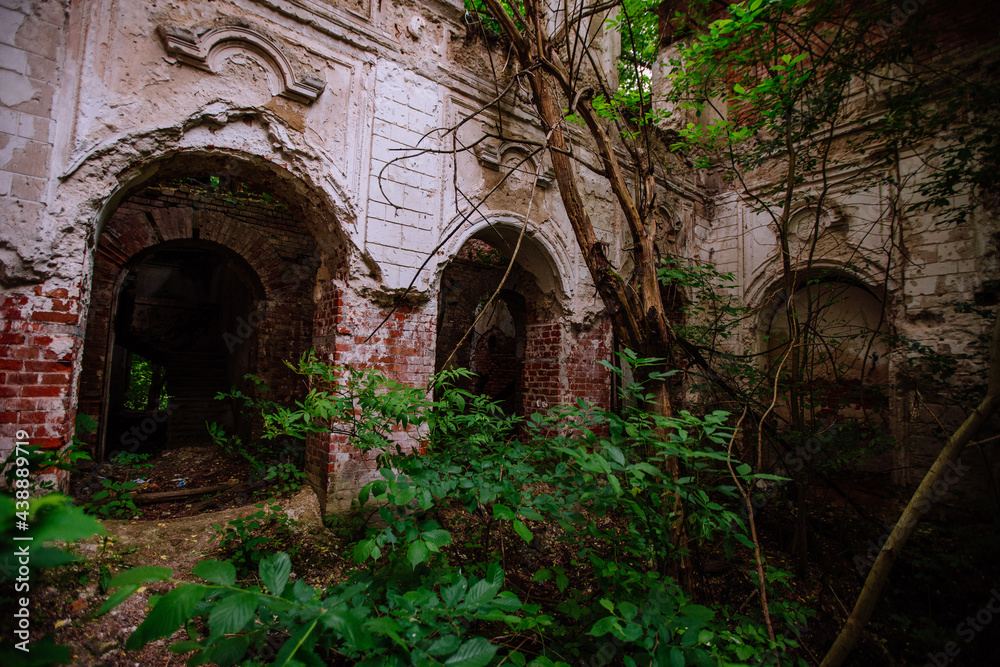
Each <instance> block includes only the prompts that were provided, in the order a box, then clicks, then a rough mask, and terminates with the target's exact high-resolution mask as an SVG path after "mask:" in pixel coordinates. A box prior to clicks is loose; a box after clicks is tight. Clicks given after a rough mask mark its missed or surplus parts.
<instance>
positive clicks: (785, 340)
mask: <svg viewBox="0 0 1000 667" xmlns="http://www.w3.org/2000/svg"><path fill="white" fill-rule="evenodd" d="M763 316H764V318H765V321H764V322H763V324H764V326H763V327H762V329H761V333H762V338H761V346H762V348H763V350H762V351H763V352H764V353H765V354H764V357H765V359H766V362H767V372H766V373H765V376H764V380H765V382H766V384H765V386H767V387H769V388H768V389H767V391H768V392H769V393H770V392H772V391H774V389H773V388H776V395H777V397H778V398H777V404H776V407H775V413H776V415H777V416H778V417H779V418H780V419H782V420H783V421H784V426H783V427H782V430H784V431H786V432H787V433H789V435H790V436H791V440H792V442H793V444H795V445H796V446H798V445H801V444H802V443H807V444H808V446H809V447H810V448H811V449H810V451H809V455H810V459H812V458H813V457H815V460H812V461H811V465H812V466H813V467H815V468H817V469H820V470H823V471H825V472H826V473H828V474H830V475H833V476H838V477H849V476H851V475H852V474H853V473H855V472H864V471H866V470H877V469H879V468H881V467H882V463H883V461H882V459H883V458H885V457H886V456H888V455H889V453H890V450H891V446H892V440H891V437H890V432H891V429H890V424H889V423H888V421H887V415H888V414H889V412H888V408H889V399H890V396H891V395H892V389H891V387H890V385H889V380H890V377H889V353H890V347H891V344H890V340H889V322H888V317H887V314H886V310H885V307H884V304H883V301H882V299H880V298H879V297H878V296H877V295H876V294H874V293H873V292H872V291H871V290H869V289H868V288H867V287H865V286H864V285H863V284H862V283H860V282H858V281H856V280H853V279H851V278H850V277H848V276H845V275H842V274H840V273H836V272H831V271H827V272H823V273H817V274H814V275H813V276H811V277H805V278H803V280H802V281H801V282H800V285H799V287H798V288H797V289H796V290H795V292H794V293H793V294H791V295H790V296H789V295H788V293H787V292H785V291H781V292H779V293H778V294H776V295H775V296H774V297H773V298H772V299H771V301H770V308H767V309H765V311H764V313H763ZM816 443H821V444H816ZM820 449H821V450H822V453H820ZM813 450H815V451H813Z"/></svg>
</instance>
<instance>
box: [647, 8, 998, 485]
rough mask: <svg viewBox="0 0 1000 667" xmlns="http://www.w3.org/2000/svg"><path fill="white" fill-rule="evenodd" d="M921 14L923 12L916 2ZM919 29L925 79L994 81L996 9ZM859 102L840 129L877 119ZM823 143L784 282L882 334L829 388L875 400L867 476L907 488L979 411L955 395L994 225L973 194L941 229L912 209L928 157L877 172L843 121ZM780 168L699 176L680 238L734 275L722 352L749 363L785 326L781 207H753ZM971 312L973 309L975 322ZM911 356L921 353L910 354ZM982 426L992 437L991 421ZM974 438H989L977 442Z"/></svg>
mask: <svg viewBox="0 0 1000 667" xmlns="http://www.w3.org/2000/svg"><path fill="white" fill-rule="evenodd" d="M914 11H917V10H916V9H914ZM921 11H923V9H921ZM927 11H936V10H935V9H934V8H933V7H931V6H930V5H928V7H927ZM904 18H906V17H905V16H904ZM929 20H930V23H931V25H932V26H933V27H934V30H935V31H936V34H937V37H938V40H939V41H938V42H937V43H935V44H928V45H927V50H926V52H925V53H922V54H921V57H922V58H926V59H927V62H926V63H925V64H927V65H929V66H930V67H929V69H930V70H932V71H937V72H939V73H940V72H948V73H949V74H948V75H946V78H947V76H963V77H973V78H975V77H981V81H982V83H983V85H992V84H993V82H992V80H991V79H990V78H988V75H987V74H985V73H986V72H989V71H991V70H990V68H991V67H992V68H993V71H995V66H996V61H995V58H993V59H992V60H991V59H990V58H988V57H987V58H980V56H981V55H982V54H988V53H989V48H991V46H992V45H995V43H996V32H995V27H996V24H997V21H996V12H995V8H993V7H991V6H989V3H963V4H962V6H961V7H959V8H956V11H955V12H950V11H938V12H936V14H935V15H933V16H931V17H930V19H929ZM984 26H991V27H990V28H989V29H987V28H985V27H984ZM991 31H992V32H991ZM673 51H674V49H672V48H666V49H664V50H663V51H662V52H661V61H664V62H665V61H667V60H668V58H669V57H670V56H671V55H673ZM977 58H978V60H977ZM970 62H971V63H972V65H971V66H970V65H969V63H970ZM664 73H665V72H661V73H660V74H661V76H660V77H659V78H658V79H657V80H656V81H655V82H654V97H656V98H657V99H658V100H659V101H658V103H659V104H661V105H662V108H664V109H669V108H670V106H669V103H668V102H666V101H665V100H666V99H667V97H666V96H667V93H668V92H669V91H668V86H669V81H668V80H667V79H666V78H665V76H662V75H663V74H664ZM943 85H946V84H943ZM860 97H861V99H859V100H855V99H852V100H851V101H850V103H849V105H848V107H847V113H848V115H849V116H851V120H853V121H857V120H861V119H863V118H864V119H868V120H871V119H874V118H875V115H866V114H875V111H873V109H876V111H877V108H876V107H875V106H870V105H869V106H866V105H865V102H866V100H865V99H864V96H863V95H861V96H860ZM717 102H718V104H717V107H718V108H720V109H726V101H725V100H718V101H717ZM867 102H869V103H870V102H871V101H870V100H867ZM876 106H877V105H876ZM730 111H731V112H732V110H730ZM688 120H697V122H705V121H706V119H705V118H701V119H694V118H693V117H690V118H689V117H687V116H685V115H684V113H683V112H680V111H679V112H678V113H677V115H675V116H674V117H673V118H672V119H671V120H670V121H668V124H672V125H671V126H673V127H676V124H677V123H683V122H686V121H688ZM707 120H708V121H710V120H711V118H709V119H707ZM836 136H837V140H836V141H835V142H834V143H833V150H832V151H831V153H830V155H829V160H830V162H829V163H830V164H835V165H836V167H831V168H830V169H828V170H827V171H826V173H821V172H814V173H804V174H803V173H799V174H797V176H799V177H800V179H801V182H799V183H798V184H797V185H796V187H795V189H794V193H793V203H792V210H791V215H790V218H789V223H788V241H789V254H790V257H789V263H790V267H791V271H792V273H793V276H794V277H793V282H794V283H795V284H796V290H805V289H809V288H808V287H807V282H809V281H814V282H820V281H823V282H826V283H829V284H837V285H840V286H842V287H843V293H844V294H847V295H850V296H848V297H847V298H846V301H845V303H844V304H843V311H844V312H845V313H846V315H845V317H853V316H857V317H863V318H865V320H866V322H867V326H869V327H870V330H874V331H879V330H881V331H882V332H883V335H882V336H881V337H875V338H873V339H872V340H873V341H875V342H873V343H872V345H871V346H870V347H869V348H868V349H867V350H866V354H867V355H868V358H867V360H866V362H865V367H864V373H865V376H866V377H865V378H860V377H847V376H845V377H844V378H839V379H838V381H839V380H843V381H844V383H850V382H857V383H858V384H859V385H863V384H865V383H868V384H871V385H874V386H876V387H879V388H880V389H879V391H883V390H884V391H887V392H888V393H887V395H885V396H881V397H879V398H878V401H877V403H875V404H876V405H877V406H878V407H879V408H883V407H884V408H887V411H886V412H884V413H880V414H879V415H877V416H876V417H875V418H874V419H875V421H879V420H884V422H883V424H884V427H885V428H886V429H887V431H888V432H889V434H890V435H891V436H892V438H893V440H894V442H895V447H894V450H893V451H892V453H891V454H890V455H888V456H883V457H881V458H877V459H875V460H874V461H873V463H872V465H871V466H870V467H869V470H870V471H876V470H879V471H891V479H892V481H893V482H895V483H898V484H903V485H915V484H916V483H918V482H919V481H920V479H921V478H922V476H923V474H924V472H925V471H926V469H927V467H928V466H929V465H930V463H931V462H932V461H933V460H934V458H935V457H936V456H937V454H938V452H940V450H941V447H942V445H943V443H944V442H945V440H946V438H947V436H948V435H949V434H950V432H951V431H952V430H953V429H954V428H955V427H956V426H957V425H958V424H960V423H961V422H962V421H963V420H964V418H965V416H966V415H967V414H968V412H969V411H970V410H971V409H972V408H973V405H974V401H977V400H979V399H978V398H977V397H976V394H975V392H974V391H973V392H969V391H968V390H969V389H970V388H971V387H973V386H975V385H977V384H978V385H982V386H984V385H985V374H984V364H985V362H986V358H985V346H984V345H983V340H982V339H983V337H984V336H985V335H986V334H988V330H989V326H990V325H991V323H992V319H991V318H992V317H994V316H995V315H994V309H993V308H992V307H993V306H995V305H996V303H997V300H998V296H997V289H996V284H997V283H996V280H997V279H998V278H1000V224H998V220H997V217H996V210H995V205H993V204H991V198H992V197H995V195H992V194H988V193H977V196H978V197H980V199H979V201H980V202H981V204H980V205H979V206H977V207H974V209H973V213H972V215H971V216H970V217H969V218H968V219H966V220H965V221H963V222H961V223H960V224H955V223H951V222H946V221H945V217H946V212H944V211H941V210H934V209H933V208H931V210H926V209H922V208H919V207H911V204H913V203H915V202H920V201H921V200H922V199H923V196H922V195H921V194H920V193H919V192H918V189H917V188H918V186H919V185H920V183H921V182H923V181H925V180H926V176H927V174H926V169H927V159H928V157H927V156H928V155H929V154H930V153H931V151H932V149H933V147H932V146H918V147H916V148H914V149H909V150H907V151H906V152H902V153H901V154H899V155H898V156H897V157H898V162H897V164H896V165H895V167H894V168H895V169H896V170H897V171H895V172H893V173H889V172H887V171H884V170H885V167H884V166H883V165H878V164H873V163H871V162H868V161H867V159H868V158H866V157H865V155H863V154H861V153H858V152H854V151H852V150H851V149H850V148H849V147H848V146H849V145H848V144H847V143H846V142H847V141H849V140H850V139H852V138H853V139H857V138H858V137H859V136H860V135H858V134H857V133H856V130H852V128H851V127H848V124H847V123H845V124H844V126H843V127H839V128H838V129H837V135H836ZM944 140H945V139H944V138H941V139H939V141H944ZM868 148H869V149H871V146H868ZM786 164H787V163H786V156H785V155H783V154H780V155H777V156H775V157H774V159H772V160H769V161H766V162H764V163H763V164H762V166H760V167H759V168H758V169H756V170H754V171H744V172H742V173H741V180H740V181H729V182H728V183H724V182H722V181H721V180H714V179H717V178H718V175H717V174H716V173H712V172H710V173H707V174H705V175H703V176H702V179H703V181H702V182H703V184H704V186H705V189H704V190H703V192H704V193H705V194H706V204H707V208H708V210H709V211H710V213H709V214H707V215H700V216H695V218H694V221H693V224H692V225H689V226H688V227H686V228H685V229H684V230H683V234H684V237H685V238H684V242H685V243H686V244H687V248H688V250H689V253H690V255H691V256H692V257H693V258H695V259H697V260H699V261H700V262H703V263H707V264H712V265H714V266H715V267H716V268H718V269H719V270H720V271H722V272H732V273H733V274H734V276H735V278H736V280H735V282H736V294H735V296H736V297H738V299H739V301H740V302H741V303H742V304H745V305H746V306H748V307H749V308H751V309H752V310H753V313H754V316H753V317H751V318H748V319H747V320H746V321H744V322H743V323H742V325H741V328H740V337H739V339H738V341H737V342H735V343H734V344H735V345H737V346H741V349H744V350H748V351H749V352H751V353H758V354H761V355H762V358H761V362H760V363H761V364H762V365H763V364H764V363H766V361H767V357H766V354H765V353H766V352H767V350H768V347H769V345H773V344H774V343H773V342H771V343H769V342H768V337H769V336H771V335H773V334H774V333H775V332H776V330H778V329H779V328H780V327H781V326H784V323H783V322H781V321H779V320H783V319H784V311H783V310H781V303H782V302H783V301H786V300H788V297H789V295H788V294H787V293H786V292H785V291H783V290H784V289H785V283H784V269H783V266H782V256H781V247H780V242H779V235H778V216H779V215H780V213H781V208H782V206H781V201H780V200H779V201H778V202H777V203H776V204H773V205H772V206H770V211H765V210H762V206H761V200H759V199H756V197H763V199H764V200H767V197H769V196H772V195H771V194H764V193H772V194H773V189H774V188H775V187H776V185H778V184H780V183H781V182H782V179H783V177H784V174H785V172H784V170H785V167H786ZM744 183H745V184H746V187H745V188H744V186H743V184H744ZM898 184H902V187H897V185H898ZM984 194H985V196H983V195H984ZM968 196H969V195H968V194H967V193H966V194H963V193H956V199H955V200H954V202H953V203H954V204H955V205H956V206H958V205H964V204H966V203H967V202H968ZM855 289H857V290H860V291H852V290H855ZM860 295H864V298H860ZM977 308H979V309H980V312H975V310H976V309H977ZM779 313H780V317H778V315H779ZM876 339H878V340H876ZM879 341H882V342H879ZM889 341H891V343H890V342H889ZM917 348H921V349H922V352H921V353H920V354H919V355H918V354H916V352H915V351H916V349H917ZM890 350H891V351H890ZM919 356H923V358H924V360H923V361H920V360H919V359H918V357H919ZM934 356H937V361H944V362H945V363H951V362H954V363H955V366H954V371H953V373H951V374H944V375H942V374H940V373H936V372H935V369H934V363H935V360H934V359H933V358H932V357H934ZM826 380H827V381H832V378H826ZM832 388H833V389H836V387H832ZM833 393H835V392H831V394H833ZM819 407H820V409H821V411H824V410H825V411H826V413H827V414H830V415H836V414H838V410H839V411H840V412H839V414H840V415H841V416H842V417H850V416H852V413H851V411H850V410H849V409H847V410H845V409H843V408H838V407H837V406H819ZM854 416H859V415H854ZM993 428H994V429H995V428H997V422H996V420H994V423H993ZM988 430H989V429H987V431H988ZM983 435H984V436H985V437H989V436H990V435H992V433H988V432H986V431H984V432H983ZM985 451H987V452H989V451H992V452H994V453H993V454H989V455H986V458H985V460H984V458H983V456H984V455H983V454H982V452H981V451H979V450H975V449H974V448H970V449H969V450H968V451H967V452H966V454H965V456H966V457H967V459H968V460H974V461H975V462H976V463H975V469H976V471H977V474H976V475H974V476H975V478H976V479H974V480H972V479H971V478H970V479H969V480H966V481H964V482H963V484H968V486H967V488H970V489H975V491H974V493H981V494H983V495H984V496H990V497H992V494H993V491H991V490H989V484H990V482H989V478H990V475H992V476H993V478H996V476H997V475H998V474H1000V458H998V457H997V456H996V454H995V452H996V450H995V449H994V450H985ZM987 471H990V473H989V474H987ZM889 476H890V475H888V474H887V475H886V477H887V478H888V477H889Z"/></svg>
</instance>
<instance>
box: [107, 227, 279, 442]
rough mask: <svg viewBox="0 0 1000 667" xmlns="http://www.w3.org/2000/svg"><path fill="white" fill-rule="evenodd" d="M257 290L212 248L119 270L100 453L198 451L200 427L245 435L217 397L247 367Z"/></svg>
mask: <svg viewBox="0 0 1000 667" xmlns="http://www.w3.org/2000/svg"><path fill="white" fill-rule="evenodd" d="M263 298H264V288H263V285H262V284H261V282H260V279H259V277H258V276H257V275H256V273H255V272H254V270H253V269H252V268H251V267H250V266H249V265H248V264H247V263H246V262H245V261H244V260H243V259H242V258H240V257H239V256H238V255H237V254H236V253H234V252H232V251H229V250H227V249H226V248H225V247H224V246H221V245H219V244H217V243H213V242H209V241H202V240H179V241H168V242H164V243H160V244H157V245H156V246H153V247H152V248H150V249H148V250H147V251H145V252H143V253H141V254H140V256H139V257H136V258H135V259H134V260H133V261H132V262H130V266H129V267H128V268H127V269H125V271H124V272H123V275H122V276H121V282H120V284H119V286H118V291H117V298H116V303H115V305H114V309H113V333H112V343H111V352H110V359H109V363H108V383H107V388H106V399H105V406H106V407H105V409H106V419H107V429H106V430H105V437H104V442H105V448H104V449H105V454H106V455H107V456H113V455H114V454H115V453H116V451H119V450H125V451H130V452H133V453H148V454H155V453H158V452H159V451H160V450H161V449H162V448H164V447H166V448H171V447H174V448H176V447H182V446H185V445H198V444H205V443H207V441H208V432H207V430H206V427H205V424H206V423H207V422H216V423H219V424H221V425H222V426H223V427H225V428H226V429H227V430H228V431H229V432H238V431H244V432H246V431H247V428H246V427H247V426H248V425H247V424H243V423H241V416H240V414H239V412H237V411H234V410H233V406H232V405H230V404H228V403H223V402H219V401H217V400H215V396H216V394H218V393H219V392H223V391H226V390H228V389H229V388H230V387H233V386H238V385H240V384H242V378H243V376H244V375H246V374H247V373H255V372H256V371H257V368H256V354H255V353H256V345H255V344H254V342H255V339H256V325H257V324H259V322H260V321H262V320H263V318H264V316H265V313H264V312H263V306H264V302H263Z"/></svg>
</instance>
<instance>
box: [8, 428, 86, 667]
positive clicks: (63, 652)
mask: <svg viewBox="0 0 1000 667" xmlns="http://www.w3.org/2000/svg"><path fill="white" fill-rule="evenodd" d="M78 459H79V457H77V455H76V452H75V451H72V450H71V451H69V452H67V451H66V450H64V451H62V452H60V451H58V450H38V449H37V448H35V447H27V448H26V447H22V446H15V448H14V449H13V450H12V451H11V453H10V455H9V456H8V457H7V458H6V460H4V461H3V463H2V464H0V465H2V467H3V468H4V469H5V480H7V486H6V488H5V489H3V490H0V590H2V591H3V592H2V593H0V609H3V610H5V613H6V612H9V613H15V609H19V608H20V605H19V601H20V599H21V598H22V597H28V596H30V595H31V591H32V590H33V589H34V588H35V587H36V581H37V578H36V576H37V572H38V571H39V570H40V569H43V568H52V567H57V566H59V565H64V564H66V563H70V562H73V561H75V560H76V557H75V556H73V555H72V554H69V553H67V552H66V551H64V550H63V549H61V548H59V547H56V546H52V545H51V543H53V542H55V543H57V544H69V543H72V542H75V541H76V540H80V539H83V538H86V537H90V536H91V535H94V534H96V533H103V532H104V528H103V527H102V526H101V524H100V523H98V522H97V521H96V520H94V519H93V518H91V517H89V516H86V515H85V514H84V512H83V510H82V509H81V508H79V507H75V506H74V505H73V504H72V502H71V501H70V499H69V498H66V497H65V496H62V495H60V494H57V493H46V494H44V495H35V496H34V497H32V494H34V493H37V492H38V491H45V490H47V489H48V488H51V482H48V481H47V480H45V479H44V478H42V477H41V475H42V474H43V473H44V472H46V471H47V470H50V469H51V468H52V467H58V466H63V465H67V464H68V462H69V461H72V460H78ZM22 471H23V473H22ZM25 538H29V539H25ZM23 549H27V551H28V553H29V563H28V564H27V565H26V564H25V563H24V562H23V561H22V560H21V558H22V556H21V553H22V550H23ZM29 599H30V598H29ZM15 602H17V603H18V604H17V605H15ZM11 629H12V631H11V632H5V633H4V636H3V638H2V639H0V664H4V665H56V664H64V663H67V662H69V661H70V659H71V657H72V651H71V650H70V648H69V647H68V646H58V645H56V644H55V643H54V642H53V641H52V638H51V636H49V635H46V636H44V637H42V638H41V639H33V640H32V641H31V643H30V653H25V652H24V651H23V650H21V649H19V648H17V644H18V643H20V642H22V641H26V639H27V637H23V636H19V635H18V633H17V632H16V629H17V628H16V626H15V625H14V623H12V624H11Z"/></svg>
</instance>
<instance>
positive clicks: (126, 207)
mask: <svg viewBox="0 0 1000 667" xmlns="http://www.w3.org/2000/svg"><path fill="white" fill-rule="evenodd" d="M191 239H199V240H201V241H209V242H212V243H216V244H219V246H221V247H222V248H225V249H226V250H228V251H231V252H233V253H235V254H236V255H238V256H239V257H240V258H242V259H243V260H244V261H245V262H246V264H247V265H249V267H250V269H251V270H252V271H253V272H254V273H255V274H256V277H257V278H258V279H259V280H260V283H261V284H262V286H263V290H264V299H263V301H262V303H261V304H260V305H259V306H258V312H259V313H260V314H261V315H262V319H261V321H260V324H259V325H256V326H250V325H249V323H248V326H246V327H244V328H242V329H241V328H240V326H242V324H241V325H240V326H233V327H232V328H233V331H232V332H227V333H229V334H231V335H232V336H234V337H235V338H233V339H230V346H231V347H232V348H234V349H231V350H230V351H231V352H233V351H236V350H235V348H236V347H238V346H241V345H243V344H249V345H252V346H253V348H254V349H253V350H252V351H244V352H243V353H244V354H245V355H246V354H248V355H249V356H248V358H250V359H252V360H254V361H255V363H251V366H250V367H249V368H250V369H251V370H253V371H254V372H256V373H258V374H259V375H260V376H261V377H262V378H263V379H264V381H265V382H266V383H267V384H268V386H269V387H270V388H271V390H272V392H273V394H272V395H273V397H274V398H277V399H287V398H289V397H290V396H292V395H293V394H294V393H296V392H297V391H298V390H299V389H300V383H299V382H298V379H297V376H295V375H294V374H293V373H292V372H291V371H290V370H288V369H287V368H286V367H285V365H284V361H285V360H286V359H292V358H295V357H297V356H299V355H301V354H302V353H303V352H304V351H305V350H307V349H308V348H309V347H310V346H311V345H312V335H313V330H312V327H313V323H312V310H313V301H312V289H313V285H314V283H315V279H314V276H315V270H316V268H317V266H318V265H319V262H318V260H317V259H315V255H314V252H315V251H314V243H313V242H312V238H311V236H310V235H309V232H308V231H307V230H306V229H305V227H304V225H303V224H302V222H301V221H298V220H295V219H294V218H293V217H292V216H291V215H289V214H288V213H287V211H285V210H284V209H282V208H280V207H276V206H274V205H265V204H257V203H254V202H252V201H250V202H246V201H236V202H231V201H226V200H225V199H224V197H223V195H221V194H219V195H213V194H212V193H210V192H209V193H206V192H198V191H195V190H192V189H191V188H188V187H179V188H177V187H159V188H147V189H145V190H143V191H142V192H139V193H137V194H136V195H134V196H133V197H130V198H129V199H127V200H126V201H124V202H123V203H122V205H121V206H120V207H119V208H118V210H117V211H116V212H115V214H114V215H113V216H112V217H111V219H110V220H109V221H108V223H107V225H106V226H105V229H104V231H103V233H102V234H101V238H100V240H99V242H98V247H97V249H96V253H95V254H96V257H95V265H94V281H93V286H92V291H91V300H90V313H89V318H88V327H87V338H86V340H87V345H86V349H85V353H84V359H83V371H84V372H83V380H82V382H81V390H80V409H81V410H83V411H84V412H86V413H87V414H90V415H92V416H94V417H95V418H98V417H99V416H100V415H101V405H102V401H103V396H104V392H105V366H106V354H107V348H108V342H109V339H108V336H109V332H110V327H111V323H112V309H113V307H114V294H115V289H116V285H117V284H118V281H119V280H120V277H121V275H122V273H123V270H124V269H125V268H126V267H127V266H128V265H129V262H130V261H131V260H133V259H134V258H136V257H137V256H138V255H140V253H142V252H143V251H146V250H148V249H150V248H153V247H155V246H157V244H159V243H162V242H168V241H180V240H191Z"/></svg>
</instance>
